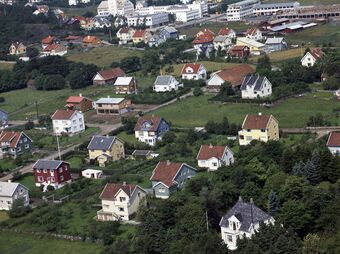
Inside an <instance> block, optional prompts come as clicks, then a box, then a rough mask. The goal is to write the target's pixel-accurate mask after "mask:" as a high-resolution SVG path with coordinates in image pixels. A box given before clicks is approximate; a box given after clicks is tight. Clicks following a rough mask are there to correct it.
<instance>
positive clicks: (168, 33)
mask: <svg viewBox="0 0 340 254" xmlns="http://www.w3.org/2000/svg"><path fill="white" fill-rule="evenodd" d="M159 35H160V36H161V37H163V38H165V39H166V40H168V39H176V40H177V39H178V31H177V30H176V29H175V28H174V27H171V26H165V27H162V28H161V29H160V30H159Z"/></svg>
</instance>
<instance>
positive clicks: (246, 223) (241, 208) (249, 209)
mask: <svg viewBox="0 0 340 254" xmlns="http://www.w3.org/2000/svg"><path fill="white" fill-rule="evenodd" d="M232 216H235V217H236V218H237V219H238V220H239V221H240V223H241V227H240V230H241V231H249V229H250V226H251V224H253V223H260V222H263V221H265V220H268V219H270V218H271V216H270V215H269V214H268V213H266V212H264V211H262V210H261V209H260V208H258V207H257V206H256V205H255V204H253V203H247V202H243V201H240V200H239V201H238V202H237V203H236V204H235V205H234V206H233V207H232V208H231V209H230V210H229V211H228V212H227V213H226V214H225V215H224V216H223V217H222V219H221V222H220V226H221V227H229V221H228V219H229V218H231V217H232Z"/></svg>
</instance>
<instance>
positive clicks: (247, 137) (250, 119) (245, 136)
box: [238, 113, 279, 146]
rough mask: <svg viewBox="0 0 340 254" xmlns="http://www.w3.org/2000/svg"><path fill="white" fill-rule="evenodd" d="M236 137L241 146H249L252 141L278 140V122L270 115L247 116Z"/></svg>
mask: <svg viewBox="0 0 340 254" xmlns="http://www.w3.org/2000/svg"><path fill="white" fill-rule="evenodd" d="M238 136H239V142H240V145H241V146H243V145H249V144H250V142H251V141H253V140H259V141H262V142H268V141H269V140H279V122H278V121H277V120H276V119H275V118H274V117H273V116H272V115H262V114H261V113H259V114H258V115H247V116H246V117H245V119H244V120H243V124H242V130H240V131H239V132H238Z"/></svg>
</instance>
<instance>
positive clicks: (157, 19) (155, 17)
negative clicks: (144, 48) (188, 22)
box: [127, 12, 169, 28]
mask: <svg viewBox="0 0 340 254" xmlns="http://www.w3.org/2000/svg"><path fill="white" fill-rule="evenodd" d="M127 23H128V26H135V27H136V26H141V25H145V26H146V27H152V28H153V27H158V26H161V25H165V24H168V23H169V14H168V13H165V12H161V13H154V14H148V15H138V14H136V15H132V16H129V17H128V18H127Z"/></svg>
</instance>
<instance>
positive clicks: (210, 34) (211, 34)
mask: <svg viewBox="0 0 340 254" xmlns="http://www.w3.org/2000/svg"><path fill="white" fill-rule="evenodd" d="M201 36H203V37H214V36H215V33H214V32H213V31H211V30H210V29H207V28H204V30H203V31H199V32H198V33H197V34H196V37H201Z"/></svg>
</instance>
